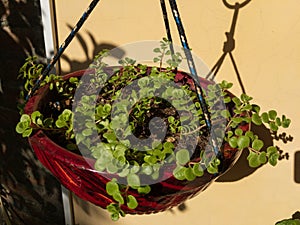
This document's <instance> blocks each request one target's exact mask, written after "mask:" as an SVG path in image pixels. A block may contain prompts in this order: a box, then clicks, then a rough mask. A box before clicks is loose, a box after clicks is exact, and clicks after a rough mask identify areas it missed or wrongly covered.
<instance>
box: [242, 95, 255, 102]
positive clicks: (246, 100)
mask: <svg viewBox="0 0 300 225" xmlns="http://www.w3.org/2000/svg"><path fill="white" fill-rule="evenodd" d="M252 99H253V98H252V97H250V96H248V95H246V94H241V100H242V101H243V102H245V103H247V102H249V101H251V100H252Z"/></svg>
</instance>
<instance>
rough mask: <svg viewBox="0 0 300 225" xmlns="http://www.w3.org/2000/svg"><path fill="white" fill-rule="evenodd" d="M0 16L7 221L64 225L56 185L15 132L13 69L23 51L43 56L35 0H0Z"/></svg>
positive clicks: (1, 185)
mask: <svg viewBox="0 0 300 225" xmlns="http://www.w3.org/2000/svg"><path fill="white" fill-rule="evenodd" d="M0 18H1V28H0V40H1V41H0V49H1V51H0V60H1V63H0V124H1V126H0V189H1V190H0V193H1V195H0V197H1V200H2V202H3V204H4V206H5V210H6V212H7V214H8V215H9V216H10V220H11V223H12V224H13V225H19V224H20V225H25V224H26V225H27V224H28V225H40V224H43V225H59V224H64V213H63V208H62V203H61V192H60V184H59V183H58V182H57V180H56V179H55V178H54V177H53V176H51V175H50V174H49V172H48V171H47V170H46V169H44V167H43V166H42V165H41V164H40V162H39V161H38V160H37V159H36V157H35V155H34V153H33V152H32V150H31V148H30V146H29V145H28V142H27V141H26V140H25V139H23V138H22V137H20V136H19V135H17V134H16V132H15V126H16V124H17V121H18V119H19V113H18V111H17V102H18V96H19V91H20V89H21V87H22V81H20V80H18V79H17V76H18V70H19V68H20V67H21V65H22V64H23V63H24V62H25V59H26V58H27V56H29V55H37V56H39V57H41V58H44V57H45V49H44V37H43V27H42V24H41V10H40V5H39V1H38V0H31V1H17V0H9V1H0Z"/></svg>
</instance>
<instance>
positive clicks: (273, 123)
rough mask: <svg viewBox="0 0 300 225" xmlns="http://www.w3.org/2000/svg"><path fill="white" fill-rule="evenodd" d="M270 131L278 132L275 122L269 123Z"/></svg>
mask: <svg viewBox="0 0 300 225" xmlns="http://www.w3.org/2000/svg"><path fill="white" fill-rule="evenodd" d="M270 129H271V130H272V131H278V126H277V125H276V123H275V122H273V121H272V122H270Z"/></svg>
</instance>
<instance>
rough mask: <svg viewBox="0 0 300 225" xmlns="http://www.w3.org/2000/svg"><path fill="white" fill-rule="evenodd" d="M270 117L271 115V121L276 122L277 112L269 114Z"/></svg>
mask: <svg viewBox="0 0 300 225" xmlns="http://www.w3.org/2000/svg"><path fill="white" fill-rule="evenodd" d="M268 115H269V118H270V120H275V119H276V116H277V112H276V111H275V110H270V111H269V112H268Z"/></svg>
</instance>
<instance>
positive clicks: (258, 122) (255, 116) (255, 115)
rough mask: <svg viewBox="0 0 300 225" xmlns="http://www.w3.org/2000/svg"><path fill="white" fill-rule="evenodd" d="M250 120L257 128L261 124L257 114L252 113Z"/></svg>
mask: <svg viewBox="0 0 300 225" xmlns="http://www.w3.org/2000/svg"><path fill="white" fill-rule="evenodd" d="M251 119H252V122H253V123H254V124H255V125H257V126H260V125H261V124H262V120H261V118H260V116H259V115H258V114H257V113H254V114H253V115H252V117H251Z"/></svg>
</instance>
